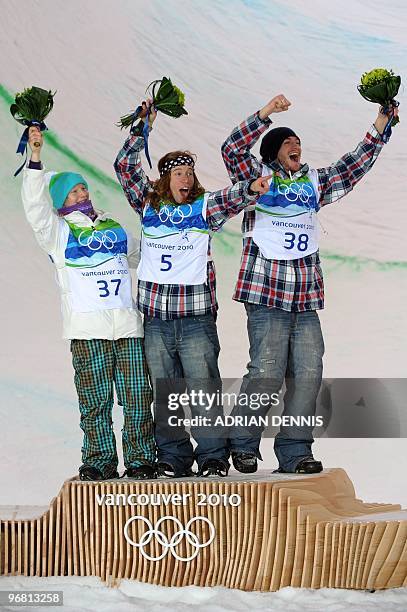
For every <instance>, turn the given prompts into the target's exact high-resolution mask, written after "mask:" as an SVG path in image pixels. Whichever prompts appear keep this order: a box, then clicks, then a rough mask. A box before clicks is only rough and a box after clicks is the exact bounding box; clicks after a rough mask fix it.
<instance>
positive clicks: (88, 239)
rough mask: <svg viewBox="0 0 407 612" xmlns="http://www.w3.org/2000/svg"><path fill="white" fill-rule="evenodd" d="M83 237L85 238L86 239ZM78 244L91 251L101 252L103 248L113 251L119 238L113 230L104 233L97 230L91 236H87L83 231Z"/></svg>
mask: <svg viewBox="0 0 407 612" xmlns="http://www.w3.org/2000/svg"><path fill="white" fill-rule="evenodd" d="M83 236H85V239H84V238H83ZM78 242H79V244H80V245H81V246H84V247H88V249H90V250H91V251H99V250H100V249H101V248H102V247H105V248H106V249H108V251H111V250H112V249H113V247H114V245H115V244H116V242H117V236H116V234H115V233H114V232H113V231H112V230H106V231H104V232H101V231H99V230H95V231H94V232H92V234H90V236H89V235H87V234H86V231H83V232H81V233H80V234H79V237H78Z"/></svg>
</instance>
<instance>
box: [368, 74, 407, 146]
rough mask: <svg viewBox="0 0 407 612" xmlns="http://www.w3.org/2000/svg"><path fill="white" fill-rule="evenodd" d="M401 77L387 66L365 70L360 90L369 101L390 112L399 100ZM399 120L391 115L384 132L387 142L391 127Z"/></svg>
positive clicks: (384, 138)
mask: <svg viewBox="0 0 407 612" xmlns="http://www.w3.org/2000/svg"><path fill="white" fill-rule="evenodd" d="M400 84H401V77H400V76H397V75H395V74H394V72H393V70H386V69H385V68H374V69H373V70H370V72H364V73H363V74H362V76H361V79H360V84H359V85H358V91H359V93H360V95H361V96H363V97H364V98H365V100H368V101H369V102H375V103H376V104H380V105H381V106H382V108H383V112H386V113H387V112H389V111H390V110H391V109H392V108H396V107H397V106H398V105H399V102H397V100H395V96H397V93H398V91H399V88H400ZM398 122H399V118H398V117H390V119H389V122H388V124H387V126H386V128H385V130H384V132H383V140H384V142H387V141H388V139H389V138H390V134H391V128H392V127H394V126H395V125H396V124H397V123H398Z"/></svg>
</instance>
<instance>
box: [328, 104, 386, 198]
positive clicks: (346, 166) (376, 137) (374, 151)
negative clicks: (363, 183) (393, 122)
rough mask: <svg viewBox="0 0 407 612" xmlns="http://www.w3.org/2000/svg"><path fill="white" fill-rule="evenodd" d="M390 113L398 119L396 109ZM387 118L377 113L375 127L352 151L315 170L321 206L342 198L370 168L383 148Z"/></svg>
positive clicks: (373, 126)
mask: <svg viewBox="0 0 407 612" xmlns="http://www.w3.org/2000/svg"><path fill="white" fill-rule="evenodd" d="M393 111H394V114H395V116H397V115H398V109H397V108H396V109H393ZM389 116H390V115H389V114H384V113H382V112H381V110H380V111H379V113H378V115H377V118H376V120H375V122H374V124H373V125H372V127H371V128H370V129H369V130H368V132H367V133H366V136H365V137H364V139H363V140H362V141H361V142H360V143H359V144H358V145H357V147H356V149H355V150H354V151H351V152H350V153H345V155H343V156H342V157H341V158H340V159H339V160H338V161H337V162H336V163H335V164H332V165H331V166H328V167H326V168H318V171H317V172H318V180H319V195H320V200H319V205H320V206H326V204H331V203H332V202H336V201H337V200H339V199H340V198H343V196H345V195H346V194H347V193H349V192H350V191H352V189H353V188H354V186H355V185H356V184H357V183H358V182H359V181H360V179H361V178H362V177H363V176H365V174H366V173H367V172H368V171H369V170H370V169H371V168H372V167H373V165H374V163H375V161H376V159H377V157H378V155H379V153H380V151H381V150H382V148H383V141H382V138H381V135H382V134H383V131H384V128H385V127H386V124H387V121H388V119H389Z"/></svg>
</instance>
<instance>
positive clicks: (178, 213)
mask: <svg viewBox="0 0 407 612" xmlns="http://www.w3.org/2000/svg"><path fill="white" fill-rule="evenodd" d="M191 214H192V206H191V204H184V209H182V208H181V207H180V206H176V207H174V208H172V207H168V206H166V205H165V204H164V206H161V208H160V212H159V213H158V217H159V219H160V221H161V223H165V222H166V221H168V220H169V221H170V222H171V223H172V224H173V225H178V224H179V223H182V222H183V220H184V219H187V218H188V217H190V216H191Z"/></svg>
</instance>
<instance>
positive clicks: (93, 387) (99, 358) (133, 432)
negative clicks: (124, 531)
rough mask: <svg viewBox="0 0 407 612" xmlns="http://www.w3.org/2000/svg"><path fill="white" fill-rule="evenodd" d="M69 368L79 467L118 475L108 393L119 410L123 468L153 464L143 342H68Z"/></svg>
mask: <svg viewBox="0 0 407 612" xmlns="http://www.w3.org/2000/svg"><path fill="white" fill-rule="evenodd" d="M71 352H72V363H73V367H74V370H75V379H74V380H75V386H76V390H77V393H78V399H79V410H80V414H81V420H80V427H81V429H82V431H83V433H84V437H83V446H82V462H83V463H84V464H87V465H91V466H94V467H96V468H98V469H99V470H101V472H102V473H103V474H109V473H111V472H112V471H115V470H116V469H117V464H118V457H117V450H116V440H115V436H114V432H113V421H112V409H113V401H114V395H113V387H114V386H115V388H116V394H117V400H118V403H119V405H120V406H123V415H124V425H123V429H122V445H123V460H124V465H125V466H126V468H129V467H137V466H139V465H142V464H146V463H149V464H153V463H154V462H155V443H154V429H153V419H152V413H151V402H152V392H151V387H150V382H149V377H148V370H147V366H146V361H145V356H144V340H143V338H120V339H119V340H102V339H95V340H72V341H71Z"/></svg>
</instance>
